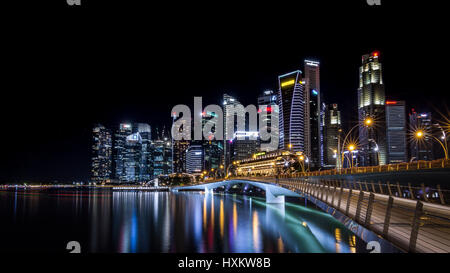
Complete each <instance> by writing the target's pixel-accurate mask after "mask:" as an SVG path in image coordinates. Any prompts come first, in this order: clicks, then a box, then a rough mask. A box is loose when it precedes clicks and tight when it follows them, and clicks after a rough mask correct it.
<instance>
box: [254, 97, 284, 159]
mask: <svg viewBox="0 0 450 273" xmlns="http://www.w3.org/2000/svg"><path fill="white" fill-rule="evenodd" d="M263 106H266V107H267V115H266V116H265V121H264V122H265V125H263V124H259V126H260V128H259V131H260V132H270V138H271V139H274V138H278V136H279V132H278V130H279V128H278V127H279V125H278V124H274V126H273V127H272V119H271V116H272V115H279V114H280V113H279V111H278V110H277V109H278V107H274V106H278V105H277V95H276V94H275V93H274V92H273V91H272V90H266V91H264V92H263V94H262V95H261V96H259V97H258V109H261V107H263ZM258 111H259V110H258ZM269 129H270V130H269ZM261 143H270V140H264V141H263V140H261ZM269 151H270V150H269V148H267V150H265V152H269Z"/></svg>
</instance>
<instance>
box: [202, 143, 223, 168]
mask: <svg viewBox="0 0 450 273" xmlns="http://www.w3.org/2000/svg"><path fill="white" fill-rule="evenodd" d="M203 151H204V164H203V168H204V169H205V170H211V169H215V170H218V169H219V168H220V166H221V165H222V155H223V142H222V141H220V140H206V141H204V142H203Z"/></svg>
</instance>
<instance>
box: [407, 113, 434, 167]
mask: <svg viewBox="0 0 450 273" xmlns="http://www.w3.org/2000/svg"><path fill="white" fill-rule="evenodd" d="M432 125H433V123H432V120H431V113H430V112H428V113H417V112H416V111H414V109H412V112H411V113H410V114H409V134H410V153H411V154H410V160H412V161H416V160H433V159H434V153H433V139H432V138H431V136H429V135H428V134H426V135H425V137H424V139H422V140H419V141H417V140H416V139H415V138H414V136H412V134H414V132H415V131H417V130H423V131H425V132H429V133H431V132H432V129H433V127H432Z"/></svg>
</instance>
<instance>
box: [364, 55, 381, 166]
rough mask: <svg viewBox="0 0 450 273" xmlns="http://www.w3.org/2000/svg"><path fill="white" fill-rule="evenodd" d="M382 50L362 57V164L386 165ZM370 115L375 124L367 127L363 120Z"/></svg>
mask: <svg viewBox="0 0 450 273" xmlns="http://www.w3.org/2000/svg"><path fill="white" fill-rule="evenodd" d="M379 57H380V53H379V52H378V51H375V52H372V53H371V54H366V55H363V56H362V65H361V67H360V68H359V88H358V119H359V124H360V126H359V145H358V146H359V149H360V151H361V154H362V156H361V164H360V166H374V165H378V164H380V165H384V164H386V163H387V145H386V117H385V106H384V103H385V91H384V83H383V75H382V66H381V63H380V61H379ZM367 117H371V118H372V119H373V120H374V121H375V123H374V126H373V127H370V128H367V127H365V126H364V119H366V118H367Z"/></svg>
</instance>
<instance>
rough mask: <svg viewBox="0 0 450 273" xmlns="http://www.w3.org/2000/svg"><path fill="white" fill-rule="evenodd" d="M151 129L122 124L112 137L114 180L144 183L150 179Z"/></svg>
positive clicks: (146, 125)
mask: <svg viewBox="0 0 450 273" xmlns="http://www.w3.org/2000/svg"><path fill="white" fill-rule="evenodd" d="M150 144H151V129H150V125H148V124H145V123H136V124H130V123H122V124H120V125H119V129H118V130H117V131H116V133H115V135H114V150H113V151H114V170H115V175H114V178H115V179H116V180H118V181H120V182H145V181H148V180H150V179H151V178H152V176H153V170H152V161H151V145H150Z"/></svg>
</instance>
